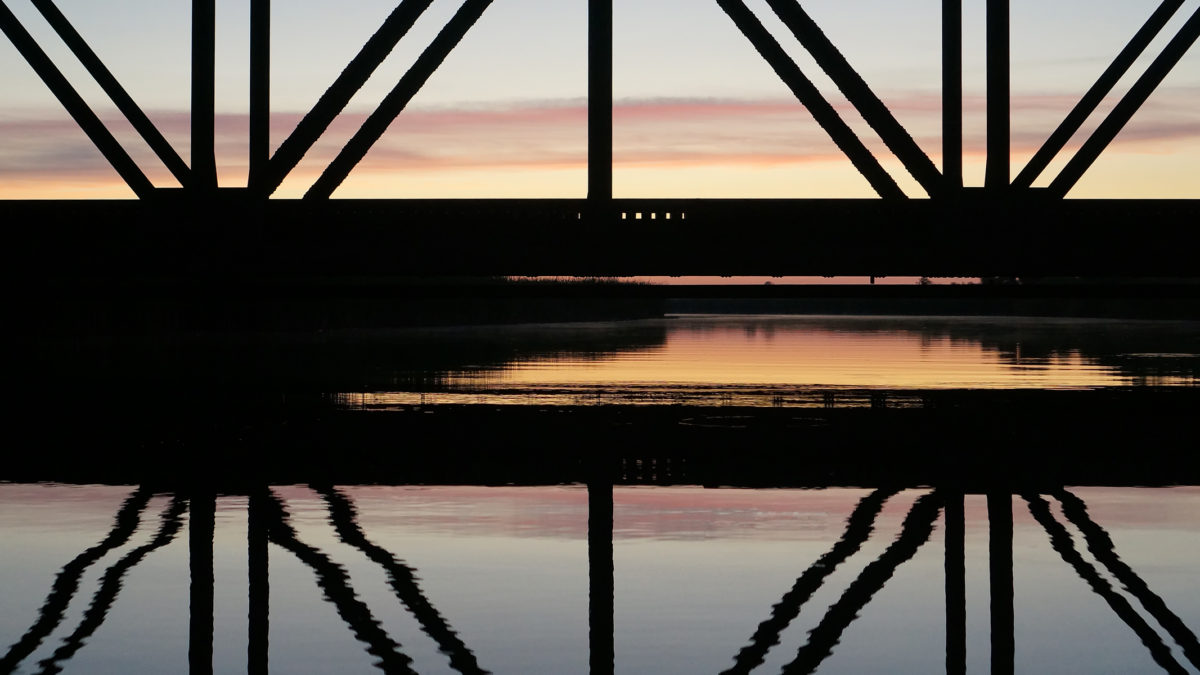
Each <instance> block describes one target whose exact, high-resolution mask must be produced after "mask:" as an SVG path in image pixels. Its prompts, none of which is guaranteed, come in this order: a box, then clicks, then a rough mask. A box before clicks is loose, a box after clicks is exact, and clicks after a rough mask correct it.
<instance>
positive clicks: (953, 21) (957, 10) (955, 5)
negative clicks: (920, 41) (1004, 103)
mask: <svg viewBox="0 0 1200 675" xmlns="http://www.w3.org/2000/svg"><path fill="white" fill-rule="evenodd" d="M962 117H963V115H962V0H942V175H943V177H944V179H945V182H946V189H947V190H955V189H957V188H961V187H962V186H963V176H962V125H963V121H962Z"/></svg>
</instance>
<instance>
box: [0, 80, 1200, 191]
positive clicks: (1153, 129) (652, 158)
mask: <svg viewBox="0 0 1200 675" xmlns="http://www.w3.org/2000/svg"><path fill="white" fill-rule="evenodd" d="M1198 93H1200V92H1197V90H1196V88H1194V87H1193V88H1187V87H1176V88H1164V89H1162V90H1160V91H1159V92H1157V93H1156V95H1155V97H1154V98H1152V99H1151V100H1150V101H1149V102H1148V103H1147V105H1146V106H1145V108H1144V109H1143V110H1141V111H1140V112H1139V114H1138V115H1137V116H1136V117H1135V118H1134V120H1133V121H1132V122H1131V123H1130V125H1129V126H1128V127H1127V129H1126V130H1125V131H1124V132H1123V133H1122V134H1121V136H1120V137H1119V138H1118V141H1117V143H1118V144H1120V145H1124V146H1126V147H1130V146H1132V145H1134V144H1141V145H1143V146H1151V145H1152V146H1154V147H1156V148H1169V146H1171V145H1172V144H1175V143H1178V142H1180V141H1185V140H1189V139H1200V111H1198V110H1197V109H1196V108H1195V106H1194V103H1193V102H1194V101H1195V98H1196V96H1197V94H1198ZM886 102H887V104H888V105H889V107H890V108H891V110H892V111H893V112H894V113H895V114H896V116H897V118H898V119H900V120H901V121H902V122H903V123H906V124H907V125H908V127H909V130H910V133H912V135H913V136H914V138H915V139H916V141H917V142H918V144H919V145H921V146H922V147H923V148H925V150H926V152H927V153H928V154H930V155H931V156H936V155H937V154H938V151H939V149H940V146H941V138H940V116H941V98H940V96H939V95H937V94H925V93H909V94H904V95H898V96H889V97H886ZM834 103H835V107H837V108H838V110H839V111H840V112H841V113H842V114H843V116H844V117H845V118H846V119H847V121H848V122H849V123H851V125H852V126H854V128H855V129H856V130H858V131H859V133H860V135H861V136H862V137H863V139H864V142H866V143H867V144H868V146H869V147H871V148H872V150H873V151H875V152H876V153H877V154H878V155H880V156H881V157H884V156H886V155H887V153H886V150H885V149H884V148H883V146H882V143H881V142H879V140H878V139H877V138H875V137H874V135H873V134H871V132H870V130H869V129H868V128H867V127H866V125H865V124H864V123H863V122H862V120H861V119H857V116H856V115H855V114H854V112H853V110H852V108H850V106H849V104H847V103H846V102H845V101H836V100H835V101H834ZM1074 103H1075V98H1074V97H1073V96H1066V95H1060V94H1045V95H1042V94H1020V95H1016V96H1014V97H1013V103H1012V109H1013V120H1014V134H1013V148H1014V152H1017V153H1023V152H1032V151H1033V150H1034V149H1036V148H1037V147H1038V146H1039V145H1040V144H1041V143H1042V142H1043V141H1044V139H1045V138H1046V137H1047V136H1048V135H1049V133H1050V132H1051V131H1052V130H1053V129H1054V127H1055V126H1056V125H1057V124H1058V122H1059V121H1060V120H1061V118H1062V116H1063V115H1064V114H1065V112H1066V111H1067V110H1069V109H1070V107H1071V106H1073V105H1074ZM984 107H985V101H984V100H983V99H982V98H981V97H978V96H969V97H967V98H966V99H965V100H964V109H965V110H966V113H967V115H968V120H969V122H968V126H967V133H966V136H965V138H964V145H965V147H966V148H967V151H968V152H979V151H980V150H981V149H982V147H983V145H984V139H983V136H982V134H983V129H982V128H981V127H982V124H981V119H982V118H981V117H980V113H982V111H983V109H984ZM149 114H150V117H151V118H152V119H153V120H154V122H155V123H156V124H157V125H158V126H159V129H160V130H161V131H162V132H163V134H164V135H165V136H166V137H167V138H168V139H170V140H171V141H172V142H173V143H174V144H175V147H176V148H177V151H178V152H179V153H180V155H181V156H183V157H184V158H185V159H186V158H187V157H188V154H189V153H188V147H187V144H188V135H189V125H190V118H189V115H188V113H187V112H183V111H151V112H150V113H149ZM103 116H104V119H105V121H106V123H107V124H108V125H109V127H110V128H111V129H113V131H114V134H115V135H116V136H117V137H118V139H119V140H121V141H122V143H123V145H124V146H125V147H126V148H128V149H129V152H130V154H131V155H132V156H133V157H134V158H135V160H136V161H137V162H138V163H139V165H140V166H142V167H143V169H144V170H145V171H146V172H147V174H148V175H150V176H151V178H152V180H154V181H155V182H156V183H158V184H162V185H170V184H172V181H171V178H170V176H169V174H168V173H167V172H166V170H165V169H164V168H162V166H161V164H160V163H159V162H158V161H157V159H156V158H155V157H154V156H153V155H152V153H150V151H149V150H148V149H147V148H146V147H145V146H144V144H143V143H142V142H141V141H140V139H139V138H137V136H136V134H134V133H133V131H132V129H130V128H129V125H128V124H127V123H126V122H125V121H124V120H122V119H120V118H119V116H118V115H116V113H112V112H108V113H105V114H104V115H103ZM301 116H302V115H301V114H300V113H296V112H279V113H276V114H274V115H273V116H272V118H271V130H272V140H273V143H274V145H276V146H277V145H278V144H279V142H281V141H282V140H283V139H284V138H285V137H286V136H287V135H288V134H289V133H291V131H292V130H293V129H294V128H295V126H296V124H297V123H298V122H299V120H300V118H301ZM613 117H614V156H615V161H616V162H617V164H618V166H619V167H625V166H658V167H662V166H735V165H756V166H764V165H779V164H796V163H803V162H814V161H829V160H832V159H837V158H840V157H841V155H840V153H839V152H838V150H837V149H836V147H834V145H833V144H832V142H831V141H830V140H829V138H828V136H827V135H826V134H825V132H824V131H823V130H821V129H820V128H819V127H818V126H817V125H816V124H815V122H813V120H812V118H811V116H810V115H809V114H808V112H807V111H806V110H805V109H804V108H803V107H802V106H801V105H800V104H799V103H797V102H795V101H789V100H732V99H660V100H632V101H619V102H618V103H617V104H616V107H615V109H614V111H613ZM365 118H366V114H365V113H362V112H350V113H345V114H343V115H341V116H339V117H338V118H337V119H336V120H335V121H334V123H333V124H332V125H331V126H330V129H329V130H328V132H327V134H326V135H325V137H323V139H322V141H320V142H318V143H317V144H316V145H315V146H314V147H313V149H312V150H311V151H310V152H309V154H308V156H306V158H305V161H304V163H303V164H302V165H301V167H300V169H299V171H300V172H301V173H304V174H311V173H313V172H316V171H320V170H321V168H322V167H323V166H324V165H326V164H327V163H328V162H329V161H330V160H331V159H332V158H333V157H334V156H335V154H336V152H337V151H338V149H339V148H340V146H341V144H342V143H344V141H345V140H346V139H348V138H349V137H350V135H351V134H353V133H354V131H355V130H356V129H357V128H358V127H359V126H360V125H361V124H362V122H363V120H364V119H365ZM247 125H248V120H247V117H246V115H244V114H233V113H226V114H220V115H218V116H217V119H216V130H217V155H218V163H219V165H220V166H221V168H222V174H223V180H224V179H225V177H229V180H232V181H234V184H236V180H237V179H236V176H238V175H241V176H243V177H244V171H245V164H246V158H245V146H246V143H247V138H248V131H247ZM586 157H587V106H586V102H583V101H578V100H567V101H543V102H526V103H515V104H506V105H477V106H459V107H445V108H426V109H413V110H409V111H406V112H404V113H402V114H401V115H400V117H399V118H397V120H396V121H395V122H394V123H393V124H392V127H391V128H390V130H389V133H388V134H386V135H385V136H384V138H383V139H381V141H380V142H379V143H378V144H377V145H376V147H375V148H373V149H372V151H371V153H370V154H368V156H367V157H366V159H365V160H364V161H363V163H362V165H361V167H360V170H362V171H370V172H380V171H451V170H462V169H483V170H488V169H502V168H504V167H540V168H546V169H556V168H580V167H582V166H584V165H585V163H586ZM0 175H3V176H5V177H6V179H7V180H21V181H23V182H28V181H39V180H45V181H54V180H83V181H88V180H94V181H111V180H113V179H114V177H115V174H114V172H113V171H112V169H111V168H110V167H109V166H108V164H107V162H105V161H104V159H103V158H102V157H101V156H100V154H99V153H98V152H97V151H96V150H95V148H94V147H92V145H91V143H90V141H88V139H87V138H86V137H85V136H84V135H83V134H82V132H80V131H79V129H78V128H77V127H76V125H75V124H74V122H73V121H72V120H71V119H70V118H69V117H67V116H66V115H65V114H64V113H62V112H61V111H57V110H54V111H49V112H47V113H46V114H45V115H40V114H26V115H22V116H18V115H16V114H14V113H12V112H10V113H9V114H8V116H7V117H0Z"/></svg>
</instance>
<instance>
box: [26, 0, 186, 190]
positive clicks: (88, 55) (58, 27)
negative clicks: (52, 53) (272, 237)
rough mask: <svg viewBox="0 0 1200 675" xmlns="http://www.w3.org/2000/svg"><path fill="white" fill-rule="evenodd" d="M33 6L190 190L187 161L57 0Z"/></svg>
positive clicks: (43, 0)
mask: <svg viewBox="0 0 1200 675" xmlns="http://www.w3.org/2000/svg"><path fill="white" fill-rule="evenodd" d="M33 6H34V7H36V8H37V9H38V11H39V12H41V13H42V16H43V17H45V19H46V22H47V23H49V24H50V27H51V28H53V29H54V31H55V32H56V33H58V36H59V37H60V38H62V41H63V42H64V43H66V45H67V47H68V48H70V50H71V52H72V53H73V54H75V58H77V59H79V62H80V63H82V64H83V67H84V68H86V69H87V71H88V73H89V74H90V75H91V76H92V77H93V78H95V80H96V83H97V84H99V85H100V88H101V89H103V90H104V93H105V94H108V97H109V98H111V99H112V101H113V103H115V104H116V106H117V110H120V111H121V114H123V115H125V119H127V120H129V123H130V124H131V125H132V126H133V128H134V129H135V130H137V132H138V133H139V134H141V136H142V140H144V141H146V145H149V146H150V149H151V150H153V151H154V154H156V155H158V158H159V160H161V161H162V163H163V164H164V165H165V166H166V167H167V169H168V170H169V171H170V172H171V175H173V176H175V180H177V181H179V184H180V185H182V186H183V187H187V186H188V183H189V182H190V181H191V170H190V169H188V165H187V163H186V162H184V161H183V158H182V157H180V156H179V153H177V152H175V148H172V147H171V144H170V143H168V142H167V139H166V138H163V135H162V134H161V133H160V132H159V131H158V128H157V127H155V126H154V123H153V122H151V121H150V118H148V117H146V114H145V113H144V112H142V109H141V108H140V107H138V104H137V103H135V102H134V100H133V98H132V97H131V96H130V95H129V93H128V92H126V91H125V88H124V87H122V86H121V83H120V82H118V81H117V78H116V77H114V76H113V74H112V72H111V71H109V69H108V68H107V67H106V66H105V65H104V63H103V62H102V61H101V60H100V57H99V56H97V55H96V52H94V51H92V48H91V47H90V46H88V43H87V41H86V40H84V39H83V36H82V35H80V34H79V31H77V30H75V27H74V26H72V25H71V22H70V21H68V20H67V17H66V16H64V15H63V13H62V12H61V11H59V9H58V7H57V6H56V5H55V4H54V2H53V0H33Z"/></svg>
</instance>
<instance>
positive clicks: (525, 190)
mask: <svg viewBox="0 0 1200 675" xmlns="http://www.w3.org/2000/svg"><path fill="white" fill-rule="evenodd" d="M1190 145H1195V146H1196V150H1197V152H1196V153H1195V155H1196V157H1198V158H1194V157H1193V156H1191V155H1190V154H1185V153H1176V154H1165V153H1159V152H1150V151H1136V149H1134V148H1125V149H1122V150H1110V151H1109V154H1108V155H1105V156H1102V157H1101V160H1100V161H1098V162H1097V163H1096V165H1095V166H1094V167H1092V169H1090V170H1089V172H1088V173H1087V174H1086V175H1085V177H1084V178H1083V179H1082V180H1081V181H1080V183H1079V185H1078V186H1077V187H1076V189H1075V190H1073V191H1072V192H1071V193H1070V194H1069V198H1076V199H1109V198H1112V199H1137V198H1148V199H1194V198H1197V197H1198V195H1197V194H1196V187H1195V181H1194V180H1193V178H1194V176H1195V175H1196V173H1197V172H1200V141H1197V142H1196V143H1194V144H1190ZM1023 158H1024V155H1021V156H1019V157H1017V159H1023ZM933 159H934V160H935V162H938V163H940V158H938V157H936V156H935V157H934V158H933ZM985 162H986V159H985V157H984V156H983V155H981V154H978V153H972V154H968V155H966V156H965V160H964V173H965V175H966V178H967V181H966V182H967V184H968V185H972V184H977V183H978V182H980V181H975V180H973V179H974V178H975V177H976V176H977V175H978V176H979V177H982V175H983V167H984V164H985ZM1058 163H1059V164H1061V163H1062V162H1061V160H1060V161H1059V162H1058ZM885 165H887V168H888V169H889V171H890V172H891V173H892V175H893V176H895V177H896V178H897V180H898V182H899V183H900V184H901V186H902V187H904V189H905V191H906V192H907V193H908V194H909V196H910V197H914V198H923V197H924V196H925V195H924V194H923V193H922V192H921V190H920V189H919V188H917V187H915V183H913V182H912V180H911V179H910V178H909V177H908V176H907V175H905V174H904V173H903V170H902V169H901V168H899V167H898V166H891V165H890V163H885ZM1014 166H1015V167H1017V168H1019V167H1020V166H1021V163H1019V162H1016V161H1015V162H1014ZM303 168H304V167H302V169H303ZM1054 168H1056V167H1053V166H1052V167H1051V170H1053V169H1054ZM317 175H319V172H318V171H315V170H311V169H310V170H298V171H297V172H296V174H295V175H293V176H291V177H289V179H288V181H286V182H285V183H284V185H283V186H281V188H280V189H279V190H278V191H277V192H276V193H275V195H274V196H275V198H279V199H295V198H299V197H301V196H303V194H304V191H305V190H307V188H308V186H309V185H311V184H312V182H313V181H314V180H315V179H316V177H317ZM244 176H245V169H244V167H240V166H223V167H221V181H222V184H223V185H228V186H231V187H241V186H244V185H245V177H244ZM1045 182H1046V181H1045V180H1044V179H1043V180H1041V181H1039V183H1040V184H1044V183H1045ZM160 183H161V182H160ZM586 183H587V166H586V164H585V163H582V162H568V161H564V162H562V163H559V164H554V163H548V164H547V163H536V162H530V163H524V164H512V165H503V164H500V165H488V166H478V167H471V166H458V165H453V166H444V167H437V166H433V167H426V168H422V169H416V168H411V167H406V168H394V169H389V168H387V167H383V166H380V165H378V164H364V166H363V167H361V168H359V169H358V170H356V171H355V172H354V173H352V174H351V175H350V176H349V177H348V178H347V180H346V182H345V183H344V184H343V185H342V186H341V187H340V188H339V189H338V190H337V191H336V192H335V194H334V198H340V199H389V198H390V199H488V198H497V199H526V198H527V199H580V198H583V197H584V195H585V192H586ZM168 184H169V181H168ZM613 189H614V196H615V197H617V198H639V199H653V198H697V197H699V198H718V199H739V198H740V199H755V198H761V199H787V198H844V199H864V198H865V199H870V198H874V197H876V196H877V195H876V194H875V193H874V191H873V190H872V189H871V188H870V186H869V185H868V184H867V183H866V181H865V179H863V178H862V176H861V175H859V173H858V172H857V170H856V169H855V168H854V167H853V166H852V165H851V164H850V163H849V162H848V161H847V160H845V159H844V158H841V157H825V156H820V157H796V158H791V159H783V158H779V157H775V156H772V157H756V156H750V155H747V156H742V157H730V156H721V157H712V158H703V157H700V158H695V159H690V160H685V159H671V160H664V161H661V162H644V163H633V164H630V163H626V164H620V163H618V164H616V165H615V166H614V168H613ZM133 197H134V195H133V192H132V191H131V190H130V189H129V188H128V187H127V186H126V185H125V184H124V183H123V182H122V181H121V180H120V178H119V177H118V176H117V175H116V173H115V171H110V172H108V173H98V172H90V173H87V174H82V175H71V174H63V175H54V176H51V175H46V176H36V177H27V178H20V177H18V178H7V179H5V180H4V181H3V182H0V200H3V199H34V200H36V199H132V198H133Z"/></svg>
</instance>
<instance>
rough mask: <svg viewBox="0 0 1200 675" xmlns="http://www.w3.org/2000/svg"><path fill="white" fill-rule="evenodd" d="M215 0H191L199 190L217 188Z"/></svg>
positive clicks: (194, 168) (194, 142) (194, 173)
mask: <svg viewBox="0 0 1200 675" xmlns="http://www.w3.org/2000/svg"><path fill="white" fill-rule="evenodd" d="M216 51H217V7H216V0H192V119H191V125H192V178H193V181H194V182H193V187H194V188H195V189H197V190H199V191H201V192H210V191H216V189H217V157H216V150H215V147H214V145H215V125H216V119H215V118H216V65H217V58H216Z"/></svg>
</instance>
